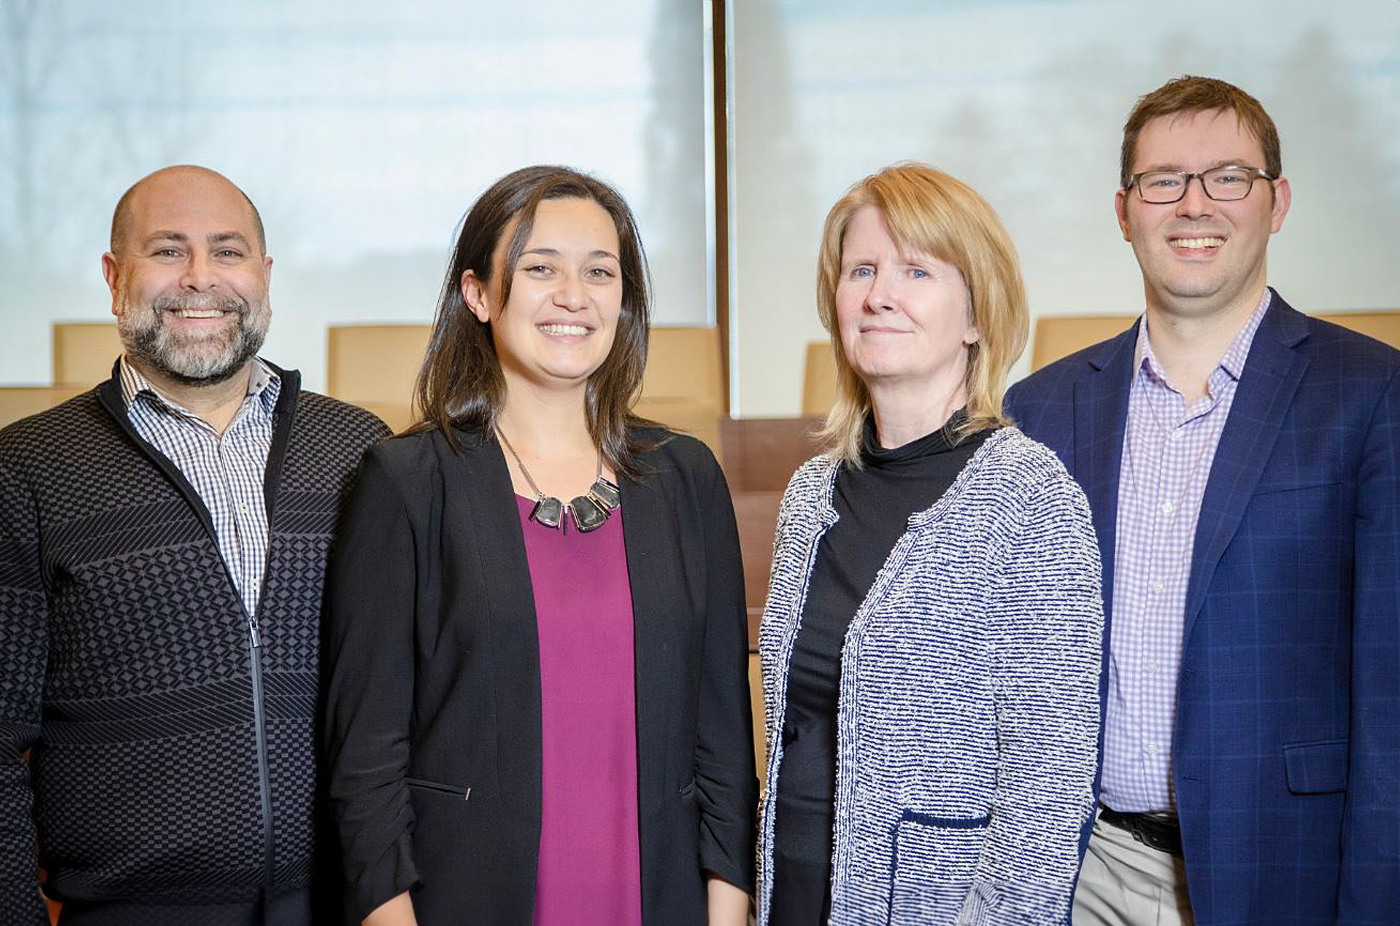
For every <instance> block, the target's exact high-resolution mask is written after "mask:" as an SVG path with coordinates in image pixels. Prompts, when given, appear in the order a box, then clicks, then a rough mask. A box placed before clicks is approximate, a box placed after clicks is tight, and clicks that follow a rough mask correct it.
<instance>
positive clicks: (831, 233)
mask: <svg viewBox="0 0 1400 926" xmlns="http://www.w3.org/2000/svg"><path fill="white" fill-rule="evenodd" d="M864 206H874V207H875V208H877V209H879V210H880V213H881V215H883V216H884V219H885V224H886V225H887V226H889V230H890V234H891V236H893V238H894V239H895V241H896V242H898V243H899V245H900V246H901V247H903V248H905V249H907V250H909V251H911V252H916V253H921V254H928V255H929V256H931V257H936V258H938V259H939V260H941V261H944V262H946V263H949V264H951V265H952V266H954V267H956V268H957V269H958V272H959V273H961V274H962V278H963V282H964V283H965V284H966V285H967V290H968V294H969V296H970V301H971V303H972V305H971V310H972V324H973V326H974V327H975V328H976V329H977V333H978V340H977V342H976V343H974V344H972V345H971V347H969V349H968V364H967V378H966V380H965V382H964V385H965V387H966V388H967V421H966V422H965V423H964V424H963V425H961V426H960V427H959V428H958V431H957V436H958V437H962V436H964V435H966V434H971V433H974V432H976V431H983V430H989V429H992V428H997V427H1001V426H1002V425H1005V424H1009V423H1010V422H1009V421H1008V420H1007V419H1006V416H1005V415H1004V414H1003V413H1002V409H1001V400H1002V396H1003V394H1004V393H1005V392H1006V375H1007V373H1008V372H1009V371H1010V369H1011V365H1012V364H1013V363H1015V362H1016V358H1018V357H1020V356H1021V351H1022V350H1024V349H1025V346H1026V334H1027V331H1028V330H1029V328H1030V313H1029V310H1028V309H1027V307H1026V290H1025V286H1024V285H1023V284H1022V282H1021V266H1020V263H1019V261H1018V260H1017V258H1016V246H1015V245H1014V244H1012V242H1011V236H1010V235H1008V234H1007V233H1006V228H1005V227H1003V226H1002V224H1001V219H999V218H998V217H997V214H996V211H995V210H994V209H992V207H991V206H990V205H988V203H987V201H986V200H985V199H983V198H982V197H981V196H979V195H978V194H977V191H976V190H974V189H972V187H970V186H968V185H967V184H965V183H963V182H962V181H961V180H958V179H956V178H954V177H950V176H949V175H948V174H945V173H943V172H942V171H941V170H936V169H934V168H933V167H930V166H929V165H927V164H919V163H917V162H904V163H901V164H894V165H891V166H889V167H886V168H885V169H883V170H881V171H877V172H876V173H873V174H871V175H870V176H868V177H866V178H865V179H863V180H861V181H860V182H859V183H857V184H856V185H855V186H853V187H851V188H850V190H848V191H847V192H846V195H845V196H842V197H841V198H840V199H839V200H837V202H836V205H834V206H832V207H831V211H830V212H829V213H827V216H826V227H825V228H824V229H823V230H822V242H821V250H820V251H819V253H818V255H817V312H818V314H819V315H820V316H821V320H822V324H823V325H825V326H826V330H827V331H829V332H830V333H831V345H832V348H833V350H834V351H835V352H836V404H835V405H833V406H832V409H831V413H830V414H829V415H828V416H827V419H826V425H825V427H824V428H823V430H822V437H823V438H824V439H825V441H826V444H827V451H828V452H829V453H831V454H832V455H833V456H835V457H837V458H838V459H841V460H844V461H845V462H847V463H849V464H851V465H854V466H859V465H860V447H861V431H862V428H864V426H865V418H866V416H867V415H869V414H870V392H869V390H867V389H866V388H865V383H864V382H862V381H861V378H860V377H859V376H858V375H857V374H856V371H855V370H854V369H853V368H852V367H851V365H850V362H849V361H848V360H847V359H846V351H845V347H844V346H843V345H842V343H841V330H840V326H839V325H838V323H837V319H836V286H837V284H838V283H839V282H840V279H841V248H842V243H843V239H844V238H845V235H846V226H847V225H848V224H850V221H851V217H852V216H854V215H855V214H856V212H858V211H859V210H860V209H861V208H862V207H864Z"/></svg>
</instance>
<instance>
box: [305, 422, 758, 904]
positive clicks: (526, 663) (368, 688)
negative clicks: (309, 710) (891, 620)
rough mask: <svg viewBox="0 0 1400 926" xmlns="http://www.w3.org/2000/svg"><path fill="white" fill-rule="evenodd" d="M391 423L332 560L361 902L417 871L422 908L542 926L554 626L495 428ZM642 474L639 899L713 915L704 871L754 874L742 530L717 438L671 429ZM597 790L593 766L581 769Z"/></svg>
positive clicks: (337, 717)
mask: <svg viewBox="0 0 1400 926" xmlns="http://www.w3.org/2000/svg"><path fill="white" fill-rule="evenodd" d="M457 436H458V438H459V440H460V441H462V443H463V446H464V450H463V452H461V453H457V452H454V451H453V450H452V449H451V448H450V447H449V446H448V444H447V441H446V440H445V439H444V438H443V436H442V434H441V433H440V432H431V433H427V434H419V435H414V436H410V437H402V438H397V439H394V440H390V441H386V442H384V443H381V444H379V445H378V446H376V447H374V448H373V449H372V450H370V451H369V453H368V454H367V455H366V456H365V459H364V462H363V463H362V465H361V469H360V475H359V481H358V483H357V485H356V487H355V491H354V494H353V496H352V498H351V501H350V505H349V510H348V512H347V514H346V515H345V517H344V519H343V520H342V522H341V528H340V536H339V538H338V540H337V544H336V549H335V552H334V555H333V556H332V560H331V573H330V583H329V584H330V593H329V594H330V607H329V616H328V648H327V664H328V691H327V697H326V734H327V737H328V743H327V747H328V757H329V768H330V791H331V798H332V801H333V803H334V806H335V810H336V817H337V820H338V823H339V827H340V834H341V841H342V844H343V847H344V849H345V858H346V874H347V878H348V881H349V889H348V894H349V902H350V904H351V909H352V911H353V913H354V915H355V916H356V917H357V918H362V917H364V916H366V915H367V914H368V913H369V912H370V911H372V910H373V909H374V908H375V907H377V906H379V905H380V904H382V903H383V902H385V901H387V900H389V899H390V898H391V897H394V896H395V895H397V894H399V893H401V892H403V891H405V890H409V889H410V888H411V889H412V891H413V894H412V896H413V904H414V909H415V911H416V913H417V916H418V922H419V923H421V924H424V926H433V924H438V923H459V922H466V921H468V920H464V919H463V917H467V918H468V919H469V921H470V922H474V923H476V922H479V923H491V924H493V926H508V924H516V923H518V924H524V926H528V924H529V923H530V921H531V918H532V916H533V911H534V902H535V876H536V866H537V864H538V854H539V837H540V777H541V759H540V751H541V746H540V678H539V641H538V637H537V635H536V626H535V610H534V600H533V594H532V591H531V586H530V575H529V568H528V564H527V560H526V556H525V541H524V537H523V534H522V532H521V524H520V516H519V512H518V509H517V507H516V501H515V494H514V490H513V489H512V487H511V481H510V473H509V471H508V469H507V468H506V463H505V458H504V457H503V456H502V453H501V449H500V445H499V443H498V442H497V440H496V439H495V437H494V436H489V437H486V438H484V439H483V438H480V437H476V436H473V435H470V434H466V433H463V432H458V435H457ZM645 436H647V437H648V438H651V439H654V440H663V439H666V438H669V439H666V440H665V443H664V444H662V445H661V446H660V447H659V448H658V449H656V450H654V451H652V452H650V453H648V454H646V455H645V456H643V458H642V460H641V462H642V465H643V466H644V467H645V469H646V471H647V475H646V476H645V477H644V478H643V479H642V480H641V481H640V482H634V481H631V480H623V481H622V482H621V488H622V508H623V511H624V512H625V517H626V527H625V540H624V543H625V547H626V551H627V568H628V572H629V576H630V579H631V586H632V608H633V620H634V626H635V629H634V636H635V646H636V651H635V661H636V697H637V764H638V788H637V790H638V796H637V797H638V818H639V827H640V848H641V878H642V917H643V920H644V921H645V922H646V923H647V924H656V926H662V924H665V926H674V924H687V923H695V924H703V923H704V922H705V920H706V887H705V876H704V872H706V871H710V872H713V873H714V874H716V875H718V876H719V877H721V878H723V879H724V880H726V881H729V882H730V883H733V884H736V885H738V886H740V887H742V888H743V889H745V890H748V891H751V890H752V887H753V861H754V854H753V839H754V818H755V805H756V801H757V790H758V786H757V780H756V778H755V775H754V757H753V737H752V730H751V727H752V723H751V719H750V708H749V692H748V674H747V658H748V657H747V649H748V647H747V639H748V637H747V619H746V614H745V609H744V582H743V573H742V568H741V566H740V559H739V538H738V532H737V530H736V528H735V523H734V511H733V506H732V504H731V502H730V498H729V492H728V488H727V486H726V485H725V481H724V476H723V474H722V473H721V472H720V469H719V466H718V465H717V464H716V463H715V460H714V457H713V456H712V455H711V454H710V452H709V450H708V449H707V448H706V447H705V446H704V445H703V444H701V443H700V442H699V441H696V440H694V439H692V438H688V437H680V436H675V435H670V434H667V433H666V432H661V431H656V432H649V433H647V434H646V435H645ZM577 786H578V787H579V788H587V787H588V786H589V783H588V782H586V781H581V782H578V783H577Z"/></svg>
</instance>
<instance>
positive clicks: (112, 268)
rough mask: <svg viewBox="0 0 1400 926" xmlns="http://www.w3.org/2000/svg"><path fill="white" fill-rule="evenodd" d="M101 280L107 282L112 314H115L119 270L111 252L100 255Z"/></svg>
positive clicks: (119, 279) (119, 277)
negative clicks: (110, 296)
mask: <svg viewBox="0 0 1400 926" xmlns="http://www.w3.org/2000/svg"><path fill="white" fill-rule="evenodd" d="M102 279H104V280H106V281H107V290H108V291H109V292H110V293H111V294H112V314H113V315H116V314H118V313H117V290H118V289H119V288H120V286H121V270H120V268H119V267H118V265H117V258H116V255H114V254H113V253H112V252H111V251H108V252H107V253H106V254H103V255H102Z"/></svg>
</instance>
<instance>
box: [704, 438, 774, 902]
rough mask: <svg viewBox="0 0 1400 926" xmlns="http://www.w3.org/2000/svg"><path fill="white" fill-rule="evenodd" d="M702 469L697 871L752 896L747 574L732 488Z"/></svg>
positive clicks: (754, 790) (713, 470) (754, 783)
mask: <svg viewBox="0 0 1400 926" xmlns="http://www.w3.org/2000/svg"><path fill="white" fill-rule="evenodd" d="M706 463H707V464H708V466H707V470H708V472H707V473H706V474H705V478H703V479H702V480H700V493H701V496H702V497H701V499H700V507H699V510H700V511H702V512H704V513H705V524H704V537H705V570H706V605H705V608H706V615H705V641H704V647H705V650H704V657H703V658H704V664H703V666H702V669H701V679H700V704H699V712H698V719H697V730H696V737H697V742H696V750H695V792H696V799H697V801H698V802H699V810H700V867H701V868H702V869H704V870H705V871H708V872H710V873H712V874H714V875H717V876H718V877H720V878H722V879H724V880H725V881H728V882H729V883H730V884H733V885H735V886H737V887H740V888H742V889H744V890H745V891H748V892H749V893H753V887H754V848H753V847H754V822H755V816H756V814H757V806H758V779H757V777H756V776H755V774H754V747H753V714H752V707H751V705H750V697H749V675H748V659H749V656H748V652H749V645H748V640H749V630H748V611H747V609H746V608H745V606H744V569H743V563H742V561H741V559H740V556H739V530H738V527H737V525H736V524H735V520H734V505H733V502H732V500H731V499H730V497H729V487H728V485H727V484H726V483H725V481H724V474H723V473H722V472H720V469H719V465H718V464H717V463H715V462H714V459H713V457H710V456H709V455H708V453H707V455H706Z"/></svg>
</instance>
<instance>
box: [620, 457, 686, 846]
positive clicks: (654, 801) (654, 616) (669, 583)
mask: <svg viewBox="0 0 1400 926" xmlns="http://www.w3.org/2000/svg"><path fill="white" fill-rule="evenodd" d="M661 482H662V480H659V479H653V480H648V481H647V482H645V483H638V482H634V481H633V480H630V479H626V478H624V479H622V480H621V481H620V488H621V489H622V505H621V509H620V510H621V512H622V519H623V522H622V523H623V545H624V547H625V549H626V551H627V579H628V582H629V583H630V584H631V587H632V639H633V660H634V664H635V665H634V671H635V684H636V703H637V791H638V794H637V800H638V806H639V807H640V809H641V811H642V813H643V816H644V817H645V815H646V814H647V813H648V812H649V811H652V810H654V809H656V808H659V807H660V806H661V805H662V802H663V800H664V795H665V789H666V771H667V768H668V766H669V765H670V764H671V757H670V755H669V753H668V747H669V743H670V739H671V737H670V727H671V724H672V717H671V714H672V708H673V705H672V703H671V702H672V701H673V699H674V693H675V692H677V691H678V689H679V686H678V685H677V680H678V679H680V678H682V677H683V674H684V664H683V662H682V652H683V650H684V646H683V645H682V641H681V640H680V639H679V636H678V635H679V634H680V633H682V632H683V628H685V627H686V626H688V624H689V622H688V621H685V620H683V619H682V617H683V615H684V613H685V610H686V609H687V608H688V606H689V596H688V595H687V594H686V592H685V585H684V582H683V581H682V577H681V576H679V575H678V574H677V570H678V569H679V568H681V563H682V562H683V557H682V551H681V549H680V545H679V538H678V536H677V530H678V525H677V522H676V515H675V513H674V512H673V511H672V510H671V505H670V504H669V502H668V499H667V497H666V495H665V493H664V492H663V491H662V487H661ZM680 784H684V782H681V783H680ZM645 830H646V828H645V827H644V828H643V831H644V835H645ZM642 857H643V862H642V864H643V865H645V864H646V858H647V846H646V845H643V846H642Z"/></svg>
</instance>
